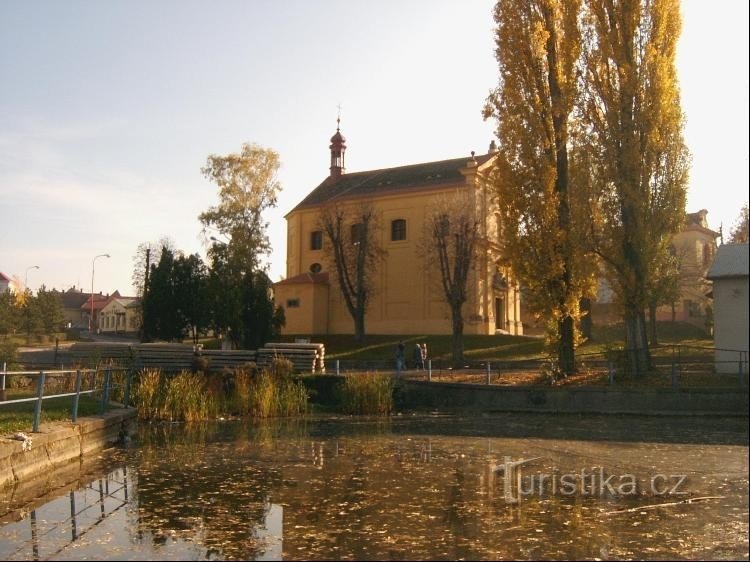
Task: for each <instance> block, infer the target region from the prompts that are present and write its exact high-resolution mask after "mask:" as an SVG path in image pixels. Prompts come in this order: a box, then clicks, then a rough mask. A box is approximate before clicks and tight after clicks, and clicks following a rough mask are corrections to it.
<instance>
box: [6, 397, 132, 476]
mask: <svg viewBox="0 0 750 562" xmlns="http://www.w3.org/2000/svg"><path fill="white" fill-rule="evenodd" d="M135 417H136V410H135V409H133V408H129V409H118V410H111V411H109V412H107V413H106V414H104V415H103V416H100V417H91V418H80V419H79V420H78V422H77V423H75V424H74V423H72V422H55V423H50V424H42V425H41V426H40V427H39V432H38V433H30V432H29V433H27V435H29V436H30V437H31V449H29V450H24V443H23V441H16V440H14V439H7V438H0V488H4V487H6V486H8V485H13V484H16V483H18V482H21V481H23V480H26V479H29V478H34V477H35V476H37V475H39V474H40V473H43V472H45V471H49V470H52V469H53V468H56V467H58V466H62V465H64V464H66V463H70V462H71V461H74V460H78V459H80V458H81V457H83V456H84V455H86V454H87V453H90V452H92V451H96V450H98V449H103V448H105V447H107V446H109V445H111V444H113V443H115V442H117V441H118V440H119V439H120V437H121V436H122V434H123V432H125V433H130V432H131V431H132V424H133V423H135Z"/></svg>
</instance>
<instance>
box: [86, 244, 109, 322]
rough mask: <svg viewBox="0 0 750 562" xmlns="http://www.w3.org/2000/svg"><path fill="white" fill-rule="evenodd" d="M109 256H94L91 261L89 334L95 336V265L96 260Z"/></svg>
mask: <svg viewBox="0 0 750 562" xmlns="http://www.w3.org/2000/svg"><path fill="white" fill-rule="evenodd" d="M108 257H109V254H99V255H98V256H94V259H93V260H91V316H89V332H90V333H92V334H93V331H92V326H91V324H92V323H93V320H94V265H95V264H96V258H108Z"/></svg>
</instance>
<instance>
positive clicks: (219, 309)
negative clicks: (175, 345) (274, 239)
mask: <svg viewBox="0 0 750 562" xmlns="http://www.w3.org/2000/svg"><path fill="white" fill-rule="evenodd" d="M209 253H210V254H211V258H212V267H211V269H210V270H209V273H208V279H207V282H206V285H207V297H206V299H207V303H208V309H209V310H210V317H209V322H210V326H211V327H212V328H213V330H214V331H215V332H216V333H217V334H224V335H227V336H228V338H229V340H230V342H231V344H232V345H235V344H236V345H239V346H240V347H243V348H245V349H253V348H257V347H261V346H262V345H263V344H264V343H266V342H267V341H270V340H271V339H272V338H274V337H276V336H277V335H278V334H279V332H280V330H281V327H282V326H283V325H284V316H283V311H282V309H281V308H280V307H276V308H275V307H274V302H273V296H272V291H271V287H272V283H271V280H270V279H269V278H268V276H267V275H266V274H265V273H264V272H263V271H261V270H255V271H241V270H240V269H239V268H238V267H236V264H235V262H234V261H233V260H231V259H230V255H229V249H228V247H227V246H226V245H225V244H214V245H213V246H212V248H211V249H210V250H209Z"/></svg>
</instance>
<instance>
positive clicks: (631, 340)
mask: <svg viewBox="0 0 750 562" xmlns="http://www.w3.org/2000/svg"><path fill="white" fill-rule="evenodd" d="M625 354H626V356H627V364H628V369H629V372H631V373H633V374H635V375H642V374H645V373H646V372H647V371H648V370H649V369H650V368H651V354H650V353H649V349H648V340H647V339H646V319H645V315H644V314H643V310H641V309H632V308H629V309H627V310H626V311H625Z"/></svg>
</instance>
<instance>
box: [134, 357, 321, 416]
mask: <svg viewBox="0 0 750 562" xmlns="http://www.w3.org/2000/svg"><path fill="white" fill-rule="evenodd" d="M138 379H139V380H138V384H137V385H136V388H135V392H134V403H135V405H136V407H137V408H138V414H139V416H140V417H141V418H143V419H151V420H170V421H187V422H193V421H200V420H208V419H213V418H216V417H218V416H219V415H221V414H225V415H226V414H238V415H241V416H252V417H256V418H273V417H287V416H300V415H303V414H305V413H307V411H308V398H309V397H308V394H307V389H306V388H305V386H304V385H303V384H302V383H301V382H298V381H295V380H293V379H292V378H291V376H290V374H289V373H286V372H285V369H284V368H282V369H281V370H279V369H276V370H271V369H269V370H265V369H264V370H257V369H256V368H254V366H248V367H247V368H241V369H237V370H236V371H235V372H234V373H224V374H217V375H210V376H206V375H204V374H202V373H191V372H188V371H182V372H181V373H179V374H177V375H176V376H174V377H167V376H165V375H163V374H162V373H160V371H159V370H158V369H147V370H144V371H142V372H141V374H140V376H139V377H138Z"/></svg>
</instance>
